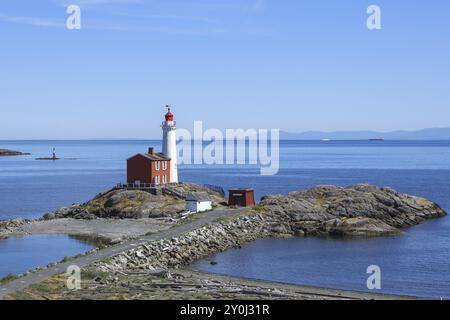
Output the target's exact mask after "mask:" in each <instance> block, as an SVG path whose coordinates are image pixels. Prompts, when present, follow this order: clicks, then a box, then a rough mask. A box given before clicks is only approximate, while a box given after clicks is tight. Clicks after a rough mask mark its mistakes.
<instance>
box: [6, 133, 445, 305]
mask: <svg viewBox="0 0 450 320" xmlns="http://www.w3.org/2000/svg"><path fill="white" fill-rule="evenodd" d="M148 146H155V147H156V148H157V149H160V147H161V145H160V142H159V141H0V148H7V149H14V150H19V151H26V152H31V153H32V154H33V155H32V156H23V157H7V158H0V219H11V218H18V217H23V218H34V217H39V216H41V215H42V214H44V213H46V212H48V211H51V210H54V209H57V208H59V207H61V206H67V205H70V204H72V203H77V202H84V201H86V200H88V199H90V198H91V197H93V196H94V195H95V194H97V193H98V192H100V191H103V190H105V189H108V188H110V187H111V186H112V185H114V184H116V183H118V182H124V180H125V159H126V158H127V157H129V156H130V155H133V154H135V153H137V152H142V151H145V150H147V147H148ZM53 147H55V148H56V151H57V154H58V156H59V157H60V158H62V159H61V160H60V161H56V162H51V161H50V162H47V161H36V160H34V158H36V157H42V156H48V155H50V153H51V149H52V148H53ZM280 158H281V163H280V171H279V174H278V175H276V176H266V177H265V176H260V175H259V169H258V168H256V167H246V166H201V165H200V166H180V178H181V180H183V181H190V182H196V183H208V184H215V185H221V186H223V187H224V188H229V187H253V188H255V189H256V196H257V197H258V198H259V197H261V196H263V195H265V194H273V193H281V194H286V193H287V192H289V191H292V190H299V189H304V188H309V187H313V186H315V185H318V184H335V185H341V186H346V185H351V184H355V183H363V182H364V183H372V184H376V185H380V186H390V187H393V188H395V189H397V190H399V191H401V192H405V193H410V194H415V195H420V196H424V197H427V198H430V199H432V200H434V201H436V202H437V203H439V204H440V205H441V206H442V207H443V208H445V209H446V210H448V211H449V212H450V142H446V141H407V142H405V141H372V142H370V141H330V142H321V141H284V142H282V143H281V154H280ZM57 237H59V238H55V237H46V236H43V237H38V238H36V237H34V238H30V237H25V238H21V239H9V240H0V276H2V275H4V274H6V273H9V272H12V273H20V272H23V271H25V270H27V269H30V268H32V267H34V266H37V265H42V264H45V263H44V260H45V261H46V262H47V263H48V262H51V261H56V260H59V259H61V258H62V257H63V256H64V255H69V254H73V253H76V252H81V251H86V250H88V249H89V248H90V246H89V245H87V244H85V243H80V242H79V241H78V240H75V239H72V238H69V237H67V236H57ZM46 243H48V244H50V243H52V244H55V243H58V247H57V248H55V249H54V250H47V246H46ZM36 244H38V245H36ZM40 247H42V248H45V250H44V249H42V250H40V251H39V248H40ZM11 252H13V253H17V254H11ZM32 252H33V253H35V252H40V253H41V255H40V256H39V259H37V258H36V255H35V254H31V253H32ZM212 259H214V260H215V261H217V262H218V264H217V265H214V266H213V265H210V264H209V260H205V261H200V262H198V263H197V264H196V265H195V267H196V268H198V269H201V270H207V271H213V272H218V273H223V274H231V275H237V276H245V277H250V278H258V279H267V280H276V281H282V282H288V283H298V284H307V285H314V286H323V287H332V288H342V289H353V290H367V289H366V287H365V282H366V278H367V275H366V273H365V272H366V268H367V266H368V265H372V264H377V265H379V266H380V267H381V269H382V290H381V291H382V292H388V293H400V294H411V295H419V296H423V297H445V298H450V277H449V276H447V272H448V271H447V270H449V267H450V219H449V218H443V219H439V220H435V221H431V222H428V223H426V224H423V225H421V226H417V227H414V228H412V229H410V230H408V231H407V232H406V234H405V235H404V236H401V237H394V238H382V239H381V238H380V239H367V240H353V241H344V240H323V239H315V238H307V239H287V240H286V239H281V240H261V241H258V242H255V243H251V244H248V245H247V246H245V247H243V248H242V249H241V250H230V251H227V252H225V253H222V254H219V255H217V256H215V257H212Z"/></svg>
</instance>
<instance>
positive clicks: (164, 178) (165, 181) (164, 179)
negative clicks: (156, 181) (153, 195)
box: [162, 175, 167, 184]
mask: <svg viewBox="0 0 450 320" xmlns="http://www.w3.org/2000/svg"><path fill="white" fill-rule="evenodd" d="M162 181H163V184H167V176H166V175H163V178H162Z"/></svg>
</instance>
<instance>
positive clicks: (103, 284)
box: [0, 184, 446, 299]
mask: <svg viewBox="0 0 450 320" xmlns="http://www.w3.org/2000/svg"><path fill="white" fill-rule="evenodd" d="M201 188H204V187H202V186H197V185H192V184H186V185H184V186H182V187H180V188H179V189H178V190H177V191H174V192H173V193H172V194H159V195H149V194H142V193H141V192H136V191H131V192H130V190H112V191H109V192H106V193H104V194H100V195H98V196H97V197H95V198H94V199H93V200H91V201H89V202H87V203H85V204H82V205H77V206H73V207H71V208H65V209H61V210H57V211H56V212H54V213H51V214H47V215H46V216H44V217H43V218H42V219H40V220H39V221H34V222H23V223H22V224H19V225H18V226H10V228H9V231H10V234H14V233H17V232H28V233H33V230H34V231H36V230H37V229H39V228H36V225H35V224H38V225H39V224H44V225H45V224H50V225H51V224H52V223H54V222H58V221H65V223H75V222H77V221H83V222H86V223H87V224H86V225H88V224H89V223H95V222H101V223H104V227H105V226H106V225H107V224H110V223H113V222H119V221H120V222H125V223H129V222H130V221H137V222H138V223H139V224H141V225H142V222H144V221H155V220H157V221H160V220H158V219H161V218H167V219H172V222H171V223H170V224H169V225H164V226H162V227H161V228H160V229H158V230H156V231H154V233H152V235H150V236H147V237H144V238H139V239H140V241H139V242H138V243H133V244H132V245H129V246H128V245H126V242H125V243H123V244H122V245H121V246H122V247H121V249H120V250H114V248H115V246H112V247H110V248H107V249H106V250H111V253H110V254H108V255H107V256H108V257H107V258H105V254H102V255H100V256H101V257H102V258H97V259H96V258H95V253H94V254H93V255H91V259H89V260H88V261H83V260H79V261H76V263H77V265H81V266H84V272H86V273H87V274H90V276H89V277H88V279H87V286H86V288H85V289H84V290H80V291H77V292H69V291H68V290H67V289H65V288H64V287H63V286H62V285H57V286H55V283H59V282H58V281H59V280H58V276H55V277H52V278H50V279H49V280H47V282H48V285H49V286H52V287H53V288H54V291H53V294H54V296H52V298H56V299H57V298H64V299H68V298H70V299H71V298H73V299H80V298H83V297H85V298H86V297H88V298H95V297H98V298H109V297H110V298H123V299H127V298H133V299H134V298H144V299H145V298H155V297H157V296H160V295H164V297H163V298H168V299H170V298H183V297H185V295H182V294H188V292H185V291H184V290H197V289H196V288H199V287H200V288H202V290H200V292H203V293H204V295H205V296H203V298H205V297H206V298H227V297H232V298H261V297H262V298H268V297H272V298H273V297H275V298H276V297H278V298H293V299H298V298H299V297H301V296H302V294H299V292H304V293H305V291H304V290H303V289H304V288H303V289H301V288H300V287H298V286H296V287H295V286H294V287H292V286H291V287H288V286H284V287H283V286H280V285H275V284H273V283H271V284H270V285H268V286H269V287H270V288H269V289H267V288H268V286H267V284H266V285H264V284H261V283H255V282H253V283H252V284H251V286H252V287H251V289H249V284H248V283H246V282H245V281H244V280H242V281H239V280H237V279H231V278H230V277H228V278H227V277H225V278H221V279H219V278H220V277H219V276H215V275H205V274H200V273H196V272H193V271H191V270H189V267H188V266H189V265H190V264H191V263H192V262H193V261H195V260H198V259H202V258H206V257H208V256H210V255H212V254H215V253H218V252H222V251H225V250H228V249H230V248H236V247H240V246H242V245H243V244H244V243H247V242H250V241H255V240H258V239H262V238H268V237H292V236H297V237H304V236H320V237H369V236H370V237H372V236H386V235H389V236H392V235H400V234H401V233H402V230H403V229H405V228H407V227H411V226H414V225H417V224H419V223H421V222H424V221H426V220H428V219H433V218H438V217H442V216H445V215H446V212H445V211H444V210H443V209H442V208H440V207H439V205H437V204H436V203H433V202H432V201H429V200H427V199H424V198H421V197H416V196H411V195H406V194H402V193H399V192H397V191H395V190H393V189H391V188H378V187H375V186H371V185H366V184H360V185H354V186H350V187H346V188H342V187H336V186H318V187H315V188H312V189H309V190H304V191H296V192H291V193H289V194H288V195H268V196H265V197H263V198H262V200H261V202H260V203H259V204H258V205H257V206H255V207H253V208H246V209H240V210H230V209H216V210H214V211H213V212H211V213H204V214H202V215H201V216H200V217H195V218H193V220H192V221H190V222H189V223H187V224H186V225H183V223H185V222H181V221H182V220H178V218H179V214H180V211H182V201H180V200H181V199H182V194H183V193H182V192H183V190H184V192H189V191H190V190H192V189H195V190H199V189H201ZM209 192H210V193H211V195H213V196H214V197H216V198H215V205H216V206H220V205H221V204H223V203H224V198H223V197H222V195H220V194H214V193H213V191H211V190H210V191H209ZM205 217H208V218H205ZM201 219H209V220H204V221H200V220H201ZM199 221H200V222H201V223H200V222H199ZM10 223H11V222H10ZM33 225H34V227H33ZM123 226H125V225H123ZM41 227H42V225H41ZM2 228H3V230H4V229H5V222H3V225H1V224H0V232H1V229H2ZM6 228H8V226H6ZM33 228H34V229H33ZM144 229H145V228H144ZM144 229H136V230H134V231H133V232H137V231H139V232H141V233H142V232H144V231H145V230H144ZM161 230H165V231H161ZM139 232H137V233H135V234H134V235H133V234H128V236H135V237H137V236H139V234H138V233H139ZM100 252H102V251H99V253H100ZM186 268H187V269H186ZM173 275H176V276H173ZM180 288H181V289H180ZM231 288H233V289H232V290H231ZM203 289H205V290H203ZM230 290H231V292H230ZM233 290H234V291H233ZM267 290H268V291H267ZM302 290H303V291H302ZM308 290H311V288H310V289H308ZM103 291H104V292H105V295H103V294H101V292H103ZM106 293H107V295H106ZM115 293H116V294H117V295H115ZM181 293H182V294H181ZM243 293H248V294H243ZM22 294H28V295H32V296H33V298H42V295H43V294H44V293H42V292H39V290H36V289H35V288H34V289H33V288H28V289H26V290H25V291H24V292H22ZM48 294H49V290H48V288H47V289H46V292H45V295H48ZM338 295H339V294H338ZM329 296H330V294H329V291H327V292H325V293H324V292H322V295H320V294H318V293H317V292H315V293H314V294H312V295H311V296H308V295H303V298H308V297H309V298H314V297H315V298H324V297H325V298H326V297H329ZM332 296H333V297H335V298H336V297H337V295H332ZM350 296H351V294H350V295H344V296H342V298H349V297H350ZM368 297H369V298H370V295H365V294H363V295H362V296H360V297H359V298H364V299H365V298H368ZM372 298H373V297H372Z"/></svg>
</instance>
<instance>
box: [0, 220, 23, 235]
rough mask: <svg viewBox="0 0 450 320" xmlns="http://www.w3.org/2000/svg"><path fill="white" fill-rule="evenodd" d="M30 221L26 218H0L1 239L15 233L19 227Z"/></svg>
mask: <svg viewBox="0 0 450 320" xmlns="http://www.w3.org/2000/svg"><path fill="white" fill-rule="evenodd" d="M27 223H29V220H26V219H14V220H4V221H1V220H0V239H2V238H7V237H8V236H9V235H10V234H12V233H14V232H15V231H16V230H17V228H19V227H21V226H23V225H25V224H27Z"/></svg>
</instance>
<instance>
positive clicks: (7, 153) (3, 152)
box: [0, 149, 30, 157]
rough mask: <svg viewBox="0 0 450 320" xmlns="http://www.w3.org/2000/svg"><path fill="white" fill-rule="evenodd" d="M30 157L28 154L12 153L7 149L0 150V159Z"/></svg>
mask: <svg viewBox="0 0 450 320" xmlns="http://www.w3.org/2000/svg"><path fill="white" fill-rule="evenodd" d="M25 155H30V153H24V152H19V151H12V150H7V149H0V157H7V156H25Z"/></svg>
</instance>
